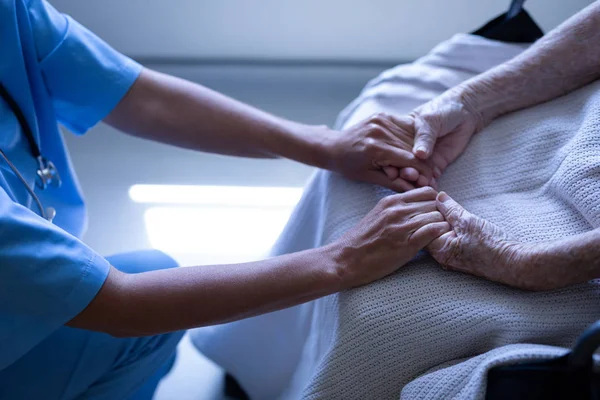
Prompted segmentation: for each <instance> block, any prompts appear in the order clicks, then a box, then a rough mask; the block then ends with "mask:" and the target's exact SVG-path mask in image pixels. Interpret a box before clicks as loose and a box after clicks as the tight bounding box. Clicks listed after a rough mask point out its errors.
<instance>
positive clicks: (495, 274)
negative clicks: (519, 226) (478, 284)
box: [427, 192, 540, 290]
mask: <svg viewBox="0 0 600 400" xmlns="http://www.w3.org/2000/svg"><path fill="white" fill-rule="evenodd" d="M437 208H438V210H439V211H440V213H441V214H442V215H443V216H444V218H445V219H446V221H448V222H449V223H450V226H451V227H452V230H451V231H450V232H447V233H445V234H444V235H442V236H441V237H439V238H438V239H435V240H434V241H433V242H431V244H430V245H429V246H428V247H427V250H428V251H429V252H430V253H431V255H432V256H433V258H435V259H436V261H437V262H439V263H440V264H441V265H442V266H443V267H444V268H446V269H449V270H453V271H460V272H466V273H469V274H472V275H476V276H480V277H482V278H485V279H488V280H492V281H496V282H500V283H504V284H506V285H509V286H513V287H519V288H523V289H533V290H535V289H540V288H539V287H537V286H536V285H537V283H536V282H537V281H538V279H537V278H536V276H534V275H533V274H537V273H538V271H539V269H537V270H535V269H534V268H533V267H532V268H529V267H530V262H529V254H528V250H527V247H526V246H525V245H524V244H522V243H519V242H517V241H515V240H512V239H511V238H510V237H509V236H508V235H507V234H506V233H505V232H504V231H503V230H502V229H500V228H499V227H498V226H496V225H494V224H492V223H491V222H489V221H486V220H484V219H482V218H479V217H477V216H475V215H473V214H471V213H470V212H468V211H467V210H465V209H464V208H463V207H462V206H460V205H459V204H458V203H457V202H456V201H454V200H453V199H452V198H450V196H448V195H447V194H446V193H444V192H441V193H440V194H439V195H438V198H437Z"/></svg>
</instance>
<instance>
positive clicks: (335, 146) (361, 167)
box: [328, 114, 433, 192]
mask: <svg viewBox="0 0 600 400" xmlns="http://www.w3.org/2000/svg"><path fill="white" fill-rule="evenodd" d="M332 137H333V140H332V142H331V144H330V145H329V148H330V150H329V154H330V159H331V163H330V165H329V166H328V169H331V170H333V171H336V172H339V173H341V174H342V175H345V176H347V177H348V178H350V179H354V180H359V181H364V182H369V183H374V184H377V185H380V186H384V187H387V188H389V189H392V190H394V191H397V192H405V191H408V190H411V189H414V188H415V186H427V185H430V184H431V183H432V178H433V171H432V169H431V166H430V165H429V164H428V163H426V162H423V161H422V160H419V159H418V158H417V157H415V155H414V154H413V153H412V143H413V136H412V120H410V119H409V118H397V117H394V116H391V115H387V114H377V115H375V116H373V117H371V118H369V119H367V120H365V121H362V122H360V123H358V124H357V125H355V126H352V127H350V128H349V129H347V130H345V131H343V132H339V133H338V134H336V135H333V136H332Z"/></svg>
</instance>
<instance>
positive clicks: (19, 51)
mask: <svg viewBox="0 0 600 400" xmlns="http://www.w3.org/2000/svg"><path fill="white" fill-rule="evenodd" d="M11 35H12V36H11ZM2 36H4V38H3V37H2ZM15 36H16V38H15ZM7 38H8V39H7ZM0 40H1V41H2V42H3V43H2V44H1V46H3V47H4V48H3V49H2V48H0V53H1V54H0V55H2V56H3V57H4V56H10V57H11V58H10V59H11V60H13V61H12V62H10V63H6V64H5V63H4V62H3V64H4V66H2V65H0V78H3V80H4V82H3V83H5V84H6V85H7V86H10V87H9V89H13V96H14V97H15V98H16V100H17V102H18V103H19V104H20V105H21V108H22V110H23V112H24V113H25V114H26V115H27V116H30V115H35V116H36V117H35V120H36V121H37V122H36V125H35V129H36V131H37V128H38V125H42V124H43V123H44V118H46V122H48V121H50V123H49V124H48V125H52V122H53V124H54V127H53V129H56V134H54V133H53V131H52V129H47V130H46V132H50V133H47V134H46V136H49V137H50V138H51V139H52V140H54V139H55V136H54V135H56V141H57V142H60V146H63V145H62V141H61V140H60V139H58V138H60V135H59V133H58V128H57V127H56V125H57V122H60V123H62V124H63V125H65V126H66V127H68V128H69V129H70V130H72V131H75V132H76V133H83V132H85V131H86V130H87V129H89V128H90V127H92V126H93V125H95V124H96V123H97V122H98V121H100V120H101V119H103V118H104V117H105V116H106V115H107V114H108V113H110V111H111V110H112V109H113V108H114V107H115V106H116V104H117V103H118V102H119V101H120V99H121V98H122V97H123V96H124V95H125V94H126V93H127V91H128V90H129V88H130V87H131V85H132V84H133V82H134V81H135V80H136V79H137V77H138V75H139V73H140V71H141V66H140V65H139V64H137V63H135V62H134V61H132V60H130V59H129V58H127V57H125V56H123V55H121V54H119V53H118V52H116V51H115V50H113V49H112V48H111V47H109V46H108V45H107V44H106V43H104V42H103V41H102V40H100V39H99V38H98V37H96V36H95V35H94V34H93V33H91V32H90V31H88V30H87V29H85V28H84V27H83V26H81V25H80V24H78V23H77V22H75V21H74V20H73V19H71V18H70V17H68V16H65V15H63V14H61V13H59V12H58V11H56V10H55V9H54V8H52V7H51V6H50V5H49V4H48V3H46V2H44V1H41V0H29V1H27V0H0ZM1 46H0V47H1ZM4 59H5V60H6V58H4ZM11 68H12V69H11ZM7 71H8V72H7ZM7 77H8V78H9V79H6V78H7ZM23 82H24V83H25V84H20V83H23ZM14 88H19V90H14ZM25 88H26V89H25ZM4 111H6V109H4ZM3 115H4V116H3ZM7 115H8V114H2V109H0V118H5V117H6V118H9V117H7ZM48 115H50V116H52V118H47V117H48ZM10 116H11V117H10V118H12V114H10ZM8 120H9V119H5V121H8ZM40 121H42V122H40ZM0 122H2V121H0ZM3 126H7V125H2V124H0V127H3ZM11 134H12V135H15V133H14V129H13V130H4V132H2V131H0V136H2V135H5V138H10V137H11V136H10V135H11ZM20 136H22V135H16V136H15V137H20ZM4 145H5V146H7V145H6V143H5V144H4ZM21 147H23V149H19V146H13V147H12V148H10V151H11V152H12V153H11V154H12V156H14V159H13V161H15V164H18V165H19V166H20V167H21V168H22V169H23V170H24V171H28V170H29V169H31V168H29V166H30V164H28V163H34V162H35V161H34V160H33V158H32V156H31V153H30V152H29V150H28V149H26V146H25V145H22V146H21ZM50 147H51V146H50ZM61 149H62V147H61ZM3 150H5V151H6V149H3ZM26 150H27V154H25V151H26ZM19 151H21V152H22V153H23V156H22V157H20V153H19ZM42 151H44V150H43V149H42ZM62 151H63V153H64V154H62V157H63V158H65V157H66V158H68V156H66V150H64V149H62ZM59 153H60V152H57V153H56V154H59ZM59 156H60V154H59ZM57 157H58V156H57ZM19 163H21V164H19ZM0 172H1V173H0V343H2V346H1V348H2V350H0V370H2V369H4V368H5V367H7V366H9V365H10V364H12V363H13V362H14V361H16V360H18V359H19V358H20V357H22V356H23V355H24V354H25V353H26V352H27V351H29V350H30V349H31V348H32V347H34V346H35V345H36V344H37V343H39V342H40V341H42V340H43V339H44V338H45V337H47V336H48V335H50V334H51V333H52V332H53V331H55V330H56V329H58V328H59V327H61V326H63V325H64V324H65V323H67V322H68V321H69V320H71V319H72V318H73V317H75V316H76V315H77V314H79V313H80V312H81V311H82V310H83V309H84V308H85V307H86V306H87V305H88V304H89V303H90V302H91V301H92V299H93V298H94V297H95V296H96V294H97V293H98V291H99V290H100V288H101V287H102V285H103V283H104V281H105V280H106V277H107V275H108V271H109V268H110V266H109V264H108V262H107V261H106V260H105V259H104V258H103V257H101V256H99V255H98V254H96V253H95V252H94V251H93V250H91V249H90V248H89V247H88V246H86V245H85V244H84V243H82V242H81V241H80V240H79V239H78V238H77V237H75V236H73V235H71V234H70V233H68V232H67V231H65V230H64V229H62V228H61V227H59V226H56V225H53V224H51V223H49V222H47V221H46V220H44V219H43V218H41V217H40V216H39V215H37V214H36V213H35V212H34V211H32V209H30V208H28V204H25V202H24V201H23V200H22V199H20V198H19V196H18V195H17V194H16V193H17V192H18V190H23V186H22V185H21V184H20V183H18V182H17V181H16V178H15V176H14V174H12V173H11V172H10V170H8V169H6V168H3V169H2V170H1V171H0ZM67 173H68V174H70V171H67ZM18 185H21V186H20V187H19V186H18ZM61 190H62V189H61ZM65 193H66V194H65V196H67V197H69V196H73V197H76V195H77V193H69V192H65Z"/></svg>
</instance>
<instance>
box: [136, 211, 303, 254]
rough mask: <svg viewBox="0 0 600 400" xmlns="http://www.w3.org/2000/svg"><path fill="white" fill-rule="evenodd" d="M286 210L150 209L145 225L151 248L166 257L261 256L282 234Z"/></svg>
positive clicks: (288, 212)
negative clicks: (198, 255)
mask: <svg viewBox="0 0 600 400" xmlns="http://www.w3.org/2000/svg"><path fill="white" fill-rule="evenodd" d="M290 212H291V209H290V208H285V209H283V208H277V209H262V208H245V207H193V208H185V207H153V208H150V209H149V210H147V211H146V213H145V216H144V218H145V222H146V229H147V232H148V237H149V239H150V243H151V245H152V246H153V247H154V248H156V249H159V250H162V251H165V252H166V253H173V254H193V253H198V254H205V255H207V256H210V255H213V256H214V255H231V256H235V258H236V259H238V258H239V257H240V256H247V257H248V258H249V259H250V258H256V257H257V256H262V255H265V254H266V253H267V252H268V251H269V249H270V248H271V246H272V245H273V243H274V242H275V241H276V240H277V237H278V236H279V234H280V233H281V231H282V230H283V228H284V226H285V224H286V222H287V220H288V218H289V216H290Z"/></svg>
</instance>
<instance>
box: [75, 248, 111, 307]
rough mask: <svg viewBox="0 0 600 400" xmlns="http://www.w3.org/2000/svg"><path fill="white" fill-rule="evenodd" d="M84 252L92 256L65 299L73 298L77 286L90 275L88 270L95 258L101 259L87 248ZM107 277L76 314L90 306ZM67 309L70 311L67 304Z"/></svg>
mask: <svg viewBox="0 0 600 400" xmlns="http://www.w3.org/2000/svg"><path fill="white" fill-rule="evenodd" d="M82 245H84V244H83V243H82ZM84 246H85V245H84ZM86 251H90V252H91V253H92V254H91V256H90V257H89V258H88V260H87V261H86V263H85V267H84V269H83V271H82V273H81V275H80V277H79V280H78V281H77V283H76V284H75V285H74V286H73V289H71V291H70V292H69V294H68V295H67V299H70V298H71V297H72V296H73V293H74V292H75V291H76V290H78V289H79V286H81V285H82V282H83V280H84V279H85V278H87V277H88V275H89V274H90V269H91V268H92V265H93V261H94V260H95V259H96V257H98V258H102V257H100V256H99V255H98V254H96V253H95V252H94V251H93V250H92V249H90V248H89V247H86ZM102 259H103V260H104V261H105V262H106V260H105V259H104V258H102ZM107 277H108V274H106V276H105V277H104V280H103V281H102V284H101V285H100V287H99V288H98V290H96V293H94V296H93V297H92V298H91V299H90V301H89V302H87V303H86V304H85V306H84V307H83V308H82V309H80V310H78V311H76V312H77V313H80V312H81V311H83V310H84V309H85V307H87V306H88V305H89V304H90V302H91V301H92V300H93V299H94V298H95V297H96V295H97V294H98V292H99V291H100V289H101V288H102V286H104V283H105V282H106V278H107ZM67 308H69V309H70V307H69V304H67ZM76 315H77V314H76Z"/></svg>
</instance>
